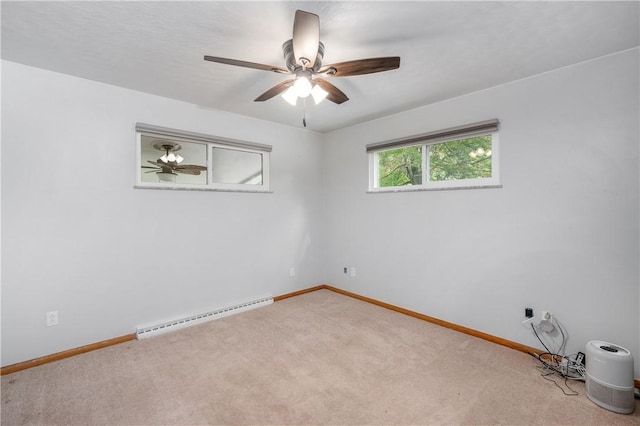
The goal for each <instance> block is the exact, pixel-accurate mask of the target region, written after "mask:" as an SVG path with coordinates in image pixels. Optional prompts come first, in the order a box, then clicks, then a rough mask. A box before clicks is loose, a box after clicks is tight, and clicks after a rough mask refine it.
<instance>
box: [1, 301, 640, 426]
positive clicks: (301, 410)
mask: <svg viewBox="0 0 640 426" xmlns="http://www.w3.org/2000/svg"><path fill="white" fill-rule="evenodd" d="M536 366H537V361H536V360H534V359H533V358H531V357H530V356H528V355H526V354H523V353H520V352H517V351H514V350H512V349H508V348H505V347H502V346H499V345H496V344H494V343H490V342H486V341H484V340H480V339H477V338H474V337H471V336H467V335H465V334H461V333H458V332H455V331H452V330H448V329H445V328H442V327H439V326H436V325H433V324H430V323H427V322H423V321H420V320H418V319H415V318H411V317H408V316H405V315H402V314H399V313H396V312H393V311H389V310H386V309H384V308H380V307H378V306H375V305H371V304H368V303H366V302H362V301H359V300H355V299H352V298H350V297H347V296H343V295H339V294H336V293H334V292H331V291H329V290H320V291H316V292H313V293H308V294H304V295H301V296H297V297H294V298H290V299H286V300H283V301H280V302H277V303H275V304H273V305H269V306H267V307H263V308H259V309H256V310H253V311H249V312H245V313H242V314H239V315H235V316H231V317H226V318H221V319H219V320H216V321H213V322H210V323H207V324H202V325H199V326H195V327H191V328H188V329H184V330H180V331H177V332H174V333H171V334H167V335H164V336H158V337H154V338H150V339H146V340H142V341H131V342H127V343H123V344H120V345H116V346H112V347H109V348H106V349H101V350H98V351H94V352H90V353H87V354H83V355H79V356H76V357H73V358H69V359H65V360H62V361H58V362H54V363H51V364H47V365H43V366H40V367H35V368H32V369H29V370H24V371H20V372H17V373H13V374H9V375H6V376H3V377H2V411H1V412H0V414H1V416H2V424H3V425H20V424H60V425H62V424H64V425H72V424H73V425H89V424H108V425H133V424H135V425H152V424H163V425H170V424H171V425H200V424H278V425H281V424H300V425H307V424H332V425H333V424H336V425H337V424H340V425H356V424H357V425H365V424H367V425H368V424H394V425H399V424H413V425H416V424H474V425H475V424H510V425H511V424H526V425H529V424H539V425H552V424H562V425H588V424H594V425H604V424H607V425H608V424H627V425H639V424H640V409H639V408H640V406H639V405H640V404H639V402H638V401H636V411H635V413H634V414H633V415H622V414H616V413H612V412H609V411H607V410H604V409H602V408H600V407H597V406H596V405H594V404H593V403H592V402H590V401H589V400H588V399H587V398H586V395H585V389H584V384H583V383H580V382H573V383H571V387H572V388H573V389H575V390H576V391H577V392H578V393H579V395H578V396H565V395H564V394H563V392H562V391H561V390H560V389H559V388H558V387H556V386H555V385H554V384H553V383H551V382H549V381H547V380H545V379H543V378H542V377H541V376H540V372H539V371H538V369H537V368H536ZM556 381H557V382H558V383H559V385H560V386H563V387H564V383H563V381H561V380H560V379H559V378H556ZM567 392H568V389H567Z"/></svg>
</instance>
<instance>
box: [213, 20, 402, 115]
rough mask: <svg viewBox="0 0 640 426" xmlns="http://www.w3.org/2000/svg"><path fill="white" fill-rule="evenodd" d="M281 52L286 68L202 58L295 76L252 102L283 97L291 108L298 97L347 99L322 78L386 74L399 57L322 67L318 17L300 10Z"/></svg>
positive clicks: (339, 101) (342, 100)
mask: <svg viewBox="0 0 640 426" xmlns="http://www.w3.org/2000/svg"><path fill="white" fill-rule="evenodd" d="M282 51H283V53H284V60H285V64H286V67H287V68H286V69H285V68H282V67H277V66H272V65H264V64H259V63H255V62H247V61H239V60H237V59H228V58H220V57H217V56H208V55H205V57H204V59H205V60H206V61H211V62H218V63H221V64H228V65H235V66H239V67H245V68H253V69H258V70H264V71H272V72H276V73H280V74H288V75H294V76H295V77H293V78H290V79H287V80H285V81H283V82H281V83H278V84H276V85H275V86H273V87H272V88H270V89H269V90H267V91H266V92H264V93H263V94H261V95H260V96H258V97H257V98H256V99H255V102H262V101H266V100H269V99H271V98H273V97H274V96H276V95H279V94H282V96H283V98H285V100H287V101H288V102H289V103H291V104H292V105H295V102H296V100H297V98H298V97H301V98H306V97H307V96H309V95H312V96H313V98H314V101H315V102H316V104H317V103H319V102H320V101H322V99H324V98H325V97H326V99H328V100H330V101H331V102H334V103H336V104H341V103H343V102H346V101H348V100H349V98H348V97H347V95H345V94H344V93H343V92H342V91H341V90H340V89H338V88H337V87H336V86H334V85H333V84H331V83H329V82H328V81H327V80H325V79H324V78H323V77H350V76H354V75H362V74H372V73H377V72H382V71H389V70H394V69H397V68H399V67H400V57H399V56H390V57H381V58H369V59H359V60H355V61H347V62H339V63H335V64H331V65H322V58H323V56H324V44H322V42H321V41H320V18H319V17H318V15H316V14H313V13H309V12H304V11H302V10H297V11H296V14H295V19H294V21H293V38H292V39H290V40H287V41H286V42H284V44H283V45H282Z"/></svg>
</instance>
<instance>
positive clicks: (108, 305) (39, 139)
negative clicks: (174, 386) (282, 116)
mask: <svg viewBox="0 0 640 426" xmlns="http://www.w3.org/2000/svg"><path fill="white" fill-rule="evenodd" d="M136 122H144V123H149V124H155V125H159V126H163V127H172V128H176V129H182V130H187V131H191V132H199V133H206V134H211V135H218V136H222V137H227V138H235V139H240V140H245V141H250V142H258V143H266V144H271V145H272V146H273V152H272V153H271V188H272V190H273V193H272V194H246V193H222V192H200V191H162V190H149V189H134V188H133V186H134V183H135V167H136V166H135V133H134V125H135V123H136ZM2 151H3V152H2V238H3V241H2V243H3V244H2V245H3V247H2V248H3V250H2V365H9V364H13V363H16V362H20V361H25V360H29V359H32V358H35V357H39V356H42V355H48V354H52V353H55V352H58V351H62V350H66V349H70V348H74V347H78V346H82V345H86V344H89V343H93V342H96V341H100V340H104V339H108V338H112V337H116V336H121V335H125V334H129V333H133V332H135V327H136V326H137V325H140V324H146V323H150V322H154V321H158V320H163V319H172V318H176V317H179V316H182V315H186V314H192V313H197V312H200V311H203V310H206V309H209V308H216V307H222V306H227V305H229V304H231V303H235V302H239V301H244V300H250V299H253V298H256V297H260V296H264V295H268V294H271V295H279V294H284V293H287V292H290V291H295V290H298V289H301V288H307V287H310V286H313V285H317V284H318V283H319V282H318V280H319V278H320V277H321V275H322V269H321V254H322V250H321V248H322V232H321V229H320V227H321V224H322V223H321V210H322V200H321V165H322V163H321V161H319V157H320V156H321V144H320V135H318V134H314V133H311V132H308V131H304V130H299V129H295V128H290V127H285V126H280V125H276V124H272V123H268V122H265V121H259V120H255V119H250V118H246V117H241V116H237V115H233V114H228V113H223V112H218V111H211V110H207V109H204V108H199V107H197V106H194V105H190V104H186V103H181V102H177V101H173V100H169V99H164V98H160V97H155V96H151V95H147V94H143V93H139V92H134V91H130V90H125V89H121V88H117V87H113V86H108V85H104V84H99V83H95V82H91V81H87V80H83V79H78V78H75V77H70V76H65V75H61V74H56V73H52V72H49V71H45V70H41V69H37V68H31V67H27V66H23V65H19V64H16V63H12V62H6V61H3V62H2ZM290 267H295V268H296V276H295V277H293V278H291V277H290V276H289V268H290ZM53 310H57V311H58V312H59V317H60V324H59V325H58V326H56V327H46V326H45V313H46V312H47V311H53Z"/></svg>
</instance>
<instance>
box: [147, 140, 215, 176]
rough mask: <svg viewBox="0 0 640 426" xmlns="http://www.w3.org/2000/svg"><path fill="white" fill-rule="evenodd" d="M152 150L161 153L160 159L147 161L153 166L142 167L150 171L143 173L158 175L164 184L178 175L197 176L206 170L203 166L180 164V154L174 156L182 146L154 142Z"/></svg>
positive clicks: (171, 142)
mask: <svg viewBox="0 0 640 426" xmlns="http://www.w3.org/2000/svg"><path fill="white" fill-rule="evenodd" d="M151 146H153V148H154V149H156V150H158V151H161V152H163V153H164V154H163V155H162V157H160V158H158V159H157V160H156V161H151V160H147V163H150V164H152V165H153V167H151V166H142V168H143V169H151V170H148V171H146V172H145V173H155V174H156V175H158V179H160V180H161V181H164V182H173V181H175V178H176V176H178V175H179V174H186V175H195V176H197V175H199V174H200V173H201V172H204V171H206V170H207V168H206V167H205V166H197V165H195V164H182V162H183V161H184V158H182V156H181V155H180V154H176V152H177V151H180V150H181V149H182V146H181V145H180V144H179V143H177V142H173V141H167V140H156V141H154V142H153V144H152V145H151Z"/></svg>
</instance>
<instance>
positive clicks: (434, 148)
mask: <svg viewBox="0 0 640 426" xmlns="http://www.w3.org/2000/svg"><path fill="white" fill-rule="evenodd" d="M367 152H368V153H369V190H370V191H372V192H385V191H410V190H414V191H415V190H428V189H447V188H478V187H495V186H500V180H499V170H498V152H499V151H498V121H497V120H491V121H485V122H481V123H475V124H470V125H466V126H459V127H455V128H451V129H445V130H441V131H437V132H431V133H426V134H423V135H418V136H414V137H411V138H406V139H399V140H394V141H388V142H382V143H377V144H372V145H368V146H367Z"/></svg>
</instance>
